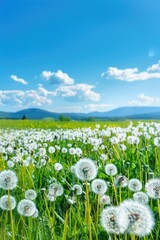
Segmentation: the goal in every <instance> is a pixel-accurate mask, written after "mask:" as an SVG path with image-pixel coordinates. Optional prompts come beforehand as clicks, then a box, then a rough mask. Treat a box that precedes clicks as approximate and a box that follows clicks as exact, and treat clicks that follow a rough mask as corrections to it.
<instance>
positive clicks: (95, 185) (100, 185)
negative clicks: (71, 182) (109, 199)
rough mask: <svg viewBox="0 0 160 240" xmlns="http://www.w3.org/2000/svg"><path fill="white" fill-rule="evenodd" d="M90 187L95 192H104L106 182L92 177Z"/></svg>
mask: <svg viewBox="0 0 160 240" xmlns="http://www.w3.org/2000/svg"><path fill="white" fill-rule="evenodd" d="M91 189H92V191H93V192H94V193H95V194H101V195H102V194H104V193H105V192H106V191H107V184H106V182H105V181H104V180H102V179H94V180H93V181H92V183H91Z"/></svg>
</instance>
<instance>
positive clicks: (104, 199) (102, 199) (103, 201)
mask: <svg viewBox="0 0 160 240" xmlns="http://www.w3.org/2000/svg"><path fill="white" fill-rule="evenodd" d="M110 202H111V199H110V196H107V195H102V196H100V204H103V205H108V204H110Z"/></svg>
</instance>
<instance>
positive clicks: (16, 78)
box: [10, 75, 28, 84]
mask: <svg viewBox="0 0 160 240" xmlns="http://www.w3.org/2000/svg"><path fill="white" fill-rule="evenodd" d="M10 78H11V79H12V80H14V81H15V82H19V83H22V84H28V82H26V81H25V80H24V79H23V78H18V77H17V76H16V75H11V76H10Z"/></svg>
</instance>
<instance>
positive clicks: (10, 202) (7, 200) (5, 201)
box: [0, 195, 16, 211]
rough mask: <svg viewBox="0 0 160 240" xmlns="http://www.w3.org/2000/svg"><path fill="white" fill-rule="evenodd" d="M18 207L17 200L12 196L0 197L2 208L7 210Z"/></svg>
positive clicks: (0, 206)
mask: <svg viewBox="0 0 160 240" xmlns="http://www.w3.org/2000/svg"><path fill="white" fill-rule="evenodd" d="M15 207H16V200H15V198H14V197H12V196H8V195H4V196H2V197H1V198H0V208H1V209H2V210H5V211H9V210H13V209H14V208H15Z"/></svg>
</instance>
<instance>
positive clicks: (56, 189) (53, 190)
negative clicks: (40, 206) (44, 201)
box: [49, 182, 63, 197]
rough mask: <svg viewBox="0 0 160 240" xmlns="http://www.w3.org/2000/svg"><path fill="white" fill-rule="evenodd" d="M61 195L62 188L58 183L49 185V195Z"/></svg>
mask: <svg viewBox="0 0 160 240" xmlns="http://www.w3.org/2000/svg"><path fill="white" fill-rule="evenodd" d="M62 194H63V187H62V185H61V184H60V183H59V182H55V183H52V184H50V185H49V195H52V196H54V197H57V196H61V195H62Z"/></svg>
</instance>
